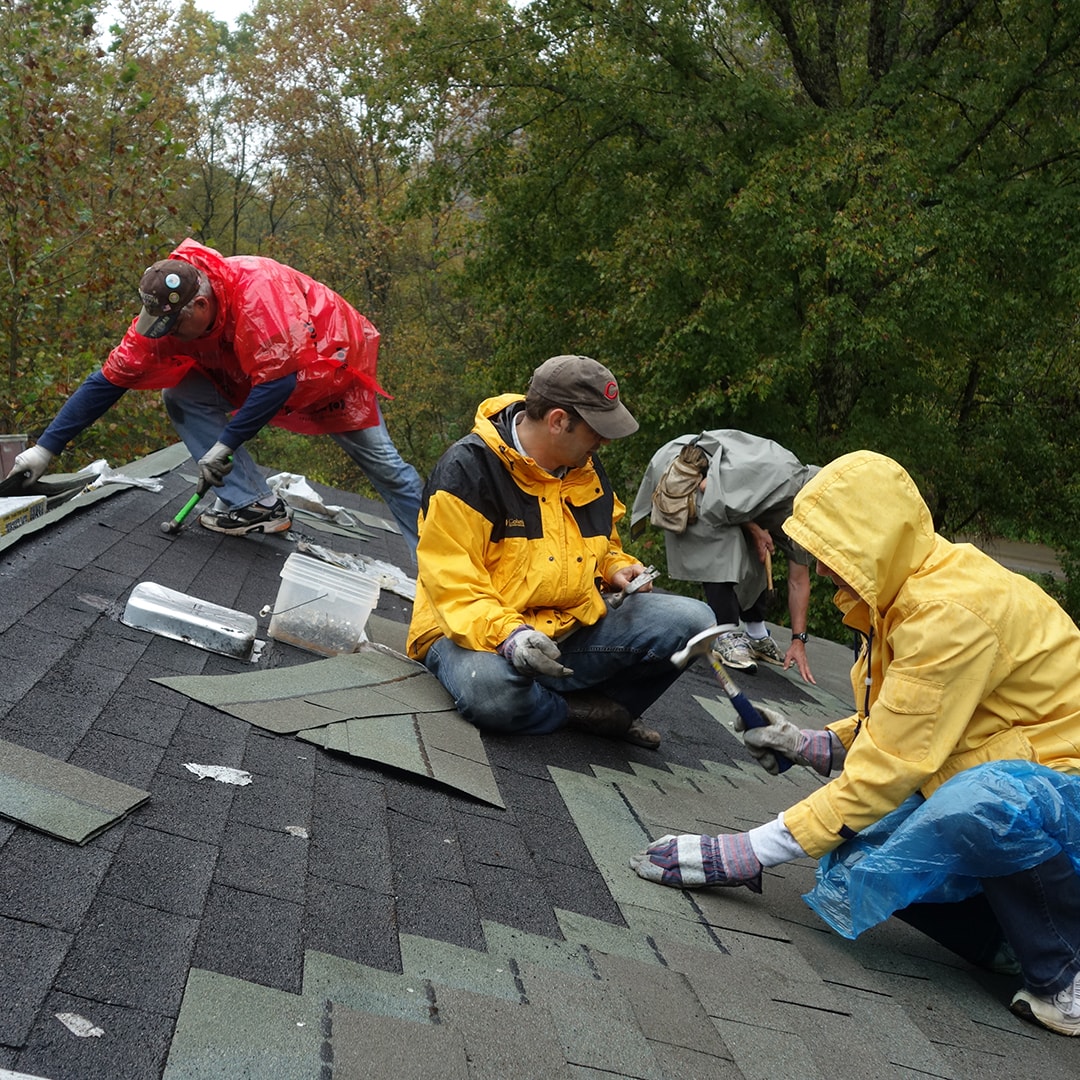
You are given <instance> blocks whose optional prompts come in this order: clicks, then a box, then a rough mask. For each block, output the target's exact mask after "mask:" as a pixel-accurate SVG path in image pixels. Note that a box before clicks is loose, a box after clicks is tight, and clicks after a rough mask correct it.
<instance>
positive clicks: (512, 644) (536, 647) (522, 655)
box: [496, 625, 574, 678]
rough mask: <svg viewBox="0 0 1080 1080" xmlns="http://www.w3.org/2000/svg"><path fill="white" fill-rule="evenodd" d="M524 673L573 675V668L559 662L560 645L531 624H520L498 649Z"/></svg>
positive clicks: (534, 674)
mask: <svg viewBox="0 0 1080 1080" xmlns="http://www.w3.org/2000/svg"><path fill="white" fill-rule="evenodd" d="M496 652H498V653H499V654H500V655H501V656H505V657H506V659H507V660H509V661H510V663H511V664H513V665H514V667H515V668H516V669H517V670H518V671H520V672H521V674H522V675H533V676H536V675H550V676H552V677H553V678H559V677H561V676H563V675H573V674H574V672H573V669H572V668H568V667H563V665H562V664H560V663H559V655H560V654H559V646H558V645H556V644H555V642H554V641H552V640H551V638H549V637H548V636H547V634H542V633H540V631H539V630H534V629H533V628H532V627H531V626H525V625H522V626H519V627H518V628H517V629H516V630H515V631H514V632H513V633H512V634H511V635H510V636H509V637H508V638H506V640H505V641H503V643H502V644H501V645H500V646H499V647H498V648H497V649H496Z"/></svg>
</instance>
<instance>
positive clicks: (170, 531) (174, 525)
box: [161, 480, 209, 536]
mask: <svg viewBox="0 0 1080 1080" xmlns="http://www.w3.org/2000/svg"><path fill="white" fill-rule="evenodd" d="M208 486H209V485H208V484H207V483H206V482H205V481H203V480H200V481H199V483H198V486H197V487H196V488H195V494H194V495H192V496H191V498H190V499H188V501H187V502H186V503H184V505H183V506H182V507H180V513H178V514H177V515H176V517H174V518H173V519H172V521H163V522H162V523H161V531H162V532H163V533H165V535H166V536H175V535H176V534H177V533H178V532H179V531H180V527H181V526H182V525H183V524H184V518H186V517H187V516H188V514H190V513H191V511H192V510H194V509H195V506H196V504H197V503H198V501H199V500H200V499H201V498H202V497H203V495H205V494H206V489H207V487H208Z"/></svg>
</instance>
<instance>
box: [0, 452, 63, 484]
mask: <svg viewBox="0 0 1080 1080" xmlns="http://www.w3.org/2000/svg"><path fill="white" fill-rule="evenodd" d="M54 457H56V455H55V454H54V453H53V452H52V451H51V450H46V449H45V447H44V446H41V445H38V446H31V447H30V448H29V449H28V450H24V451H23V452H22V453H21V454H19V455H18V456H17V457H16V458H15V464H14V465H13V466H12V467H11V472H9V473H8V476H14V475H15V474H16V473H23V474H24V475H25V476H26V479H27V481H28V482H29V483H31V484H32V483H33V482H34V481H35V480H40V479H41V477H42V475H43V474H44V472H45V470H46V469H47V468H48V467H49V465H50V464H51V463H52V459H53V458H54Z"/></svg>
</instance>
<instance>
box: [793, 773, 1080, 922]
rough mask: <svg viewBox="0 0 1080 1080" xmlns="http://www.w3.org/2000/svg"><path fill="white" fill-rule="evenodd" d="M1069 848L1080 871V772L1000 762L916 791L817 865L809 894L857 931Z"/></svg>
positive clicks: (831, 917)
mask: <svg viewBox="0 0 1080 1080" xmlns="http://www.w3.org/2000/svg"><path fill="white" fill-rule="evenodd" d="M1060 851H1065V852H1066V853H1067V854H1068V856H1069V858H1070V859H1071V860H1072V863H1073V866H1075V867H1076V870H1077V873H1080V776H1075V775H1070V774H1067V773H1061V772H1056V771H1055V770H1053V769H1049V768H1047V767H1046V766H1044V765H1038V764H1036V763H1034V762H1030V761H994V762H990V763H988V764H985V765H978V766H976V767H975V768H972V769H968V770H966V771H965V772H962V773H960V774H959V775H958V776H954V777H953V778H952V779H951V780H949V781H947V782H946V783H945V784H943V785H942V786H941V787H940V788H939V789H938V790H937V791H935V792H934V794H933V795H932V796H931V797H930V798H929V799H924V798H923V797H922V796H921V795H912V796H911V797H910V798H908V799H907V800H905V801H904V802H903V803H901V804H900V805H899V806H898V807H897V808H896V809H895V810H893V811H892V812H891V813H889V814H887V815H886V816H885V817H883V818H882V819H881V820H880V821H878V822H876V823H875V824H873V825H871V826H870V827H868V828H866V829H864V830H863V831H862V832H861V833H860V834H859V835H858V836H857V837H856V838H855V839H853V840H849V841H847V842H846V843H844V844H842V845H841V846H840V847H838V848H837V849H836V850H835V851H832V852H830V853H829V854H828V855H826V856H825V857H824V858H822V860H821V862H820V863H819V864H818V871H817V884H816V885H815V886H814V888H813V889H812V890H811V891H810V892H808V893H806V895H805V896H804V897H803V899H804V900H805V901H806V902H807V903H808V904H809V905H810V907H811V908H813V909H814V911H816V912H817V913H818V914H819V915H820V916H821V917H822V918H823V919H824V920H825V921H826V922H827V923H828V924H829V925H830V926H831V927H832V928H833V929H834V930H836V931H837V933H839V934H842V935H843V936H844V937H846V938H855V937H858V936H859V934H861V933H862V932H863V931H864V930H868V929H869V928H870V927H871V926H874V925H876V924H877V923H879V922H882V921H884V920H885V919H887V918H888V917H889V916H890V915H891V914H892V913H893V912H894V911H899V910H900V909H901V908H905V907H907V906H908V904H913V903H917V902H920V901H922V902H937V903H949V902H953V901H957V900H963V899H965V898H966V897H968V896H972V895H973V894H974V893H977V892H979V891H980V888H981V886H980V884H979V880H980V879H981V878H984V877H999V876H1002V875H1005V874H1011V873H1015V872H1016V871H1019V870H1026V869H1028V868H1030V867H1032V866H1037V865H1038V864H1039V863H1043V862H1046V860H1047V859H1050V858H1053V856H1055V855H1056V854H1058V852H1060Z"/></svg>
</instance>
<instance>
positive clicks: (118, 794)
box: [0, 741, 150, 844]
mask: <svg viewBox="0 0 1080 1080" xmlns="http://www.w3.org/2000/svg"><path fill="white" fill-rule="evenodd" d="M148 798H150V793H149V792H148V791H140V790H138V789H137V788H133V787H129V786H128V785H127V784H122V783H120V782H119V781H118V780H111V779H109V778H108V777H105V776H100V775H98V774H97V773H92V772H90V771H88V770H87V769H80V768H78V767H77V766H75V765H69V764H68V763H67V762H64V761H58V760H57V759H56V758H51V757H47V756H46V755H45V754H39V753H38V752H37V751H36V750H29V749H27V748H26V747H24V746H17V745H16V744H15V743H9V742H4V741H0V816H3V817H6V818H10V819H11V820H13V821H17V822H19V823H20V824H22V825H27V826H29V827H30V828H32V829H37V830H38V831H39V832H44V833H48V834H49V835H51V836H56V837H58V838H60V839H61V840H68V841H70V842H71V843H74V844H85V843H86V842H87V841H88V840H91V839H93V837H95V836H97V835H98V834H99V833H101V832H103V831H104V830H105V829H107V828H109V826H110V825H115V824H116V822H117V821H119V820H120V819H121V818H122V817H124V816H125V815H126V814H128V813H130V812H131V811H132V810H134V809H135V807H137V806H140V805H141V804H142V803H144V802H146V800H147V799H148Z"/></svg>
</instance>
